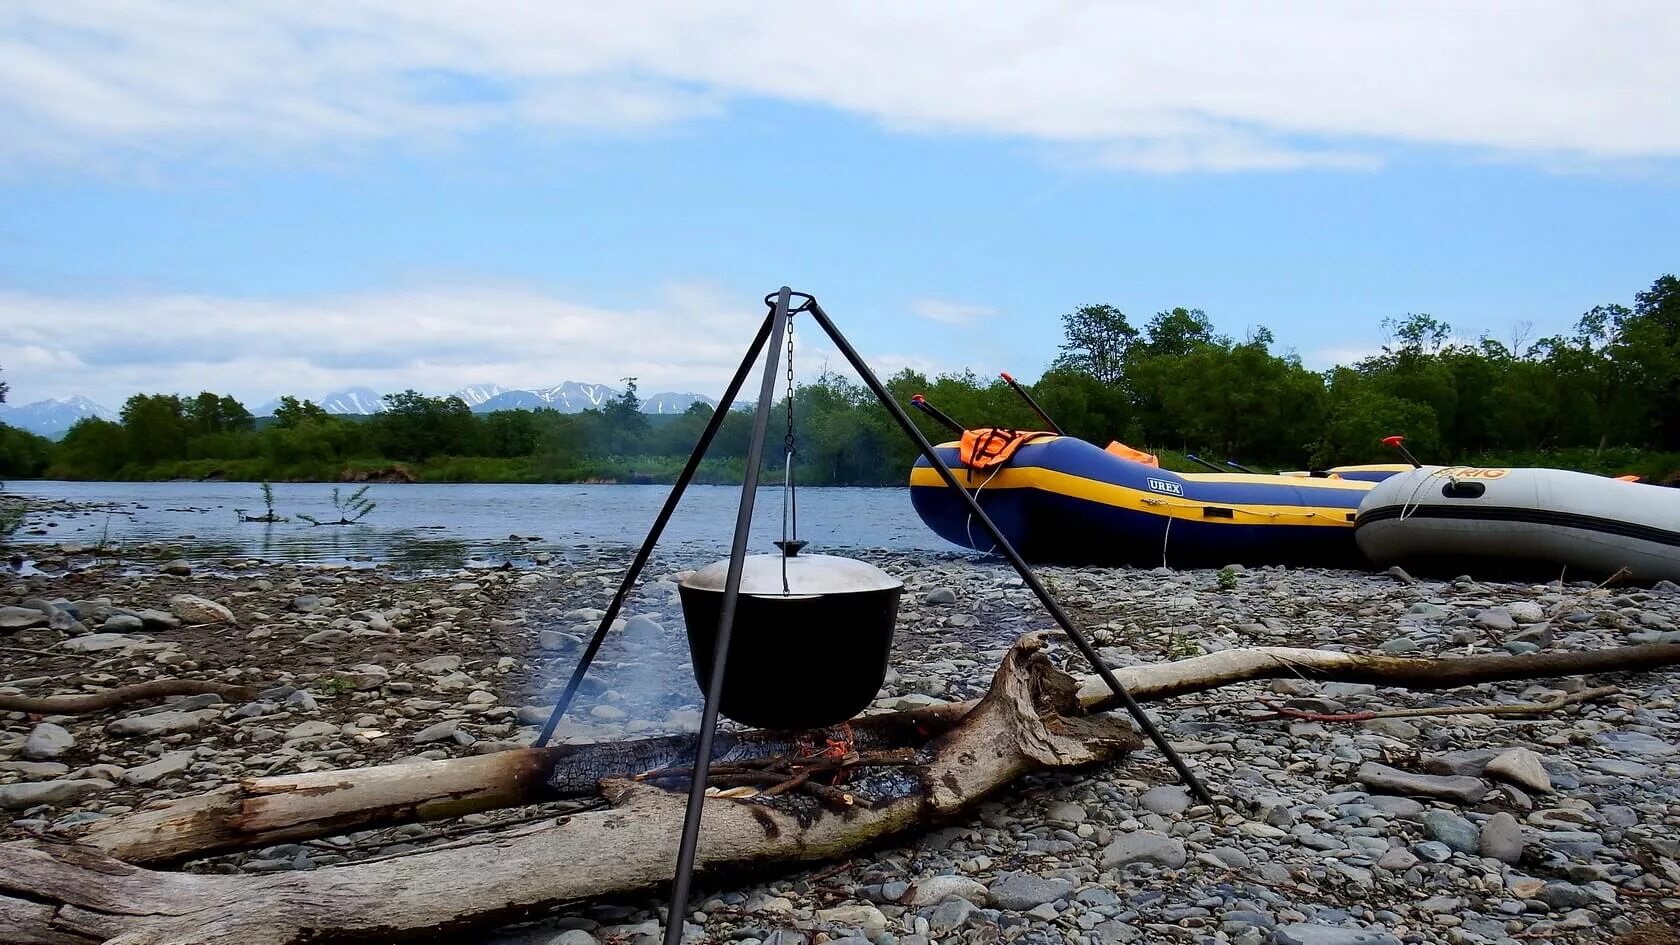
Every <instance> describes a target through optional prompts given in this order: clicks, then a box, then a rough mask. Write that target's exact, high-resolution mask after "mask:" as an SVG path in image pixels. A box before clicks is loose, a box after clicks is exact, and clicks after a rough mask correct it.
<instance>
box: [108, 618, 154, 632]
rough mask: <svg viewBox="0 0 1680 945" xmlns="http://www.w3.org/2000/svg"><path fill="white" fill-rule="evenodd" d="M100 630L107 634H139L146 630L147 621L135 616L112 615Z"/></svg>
mask: <svg viewBox="0 0 1680 945" xmlns="http://www.w3.org/2000/svg"><path fill="white" fill-rule="evenodd" d="M99 629H100V630H102V631H104V632H106V633H139V632H140V631H142V630H144V629H146V621H144V620H141V619H140V618H139V617H136V616H134V615H133V614H112V615H111V616H109V617H106V618H105V622H104V623H102V624H100V625H99Z"/></svg>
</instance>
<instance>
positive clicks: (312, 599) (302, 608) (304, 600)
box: [288, 594, 321, 614]
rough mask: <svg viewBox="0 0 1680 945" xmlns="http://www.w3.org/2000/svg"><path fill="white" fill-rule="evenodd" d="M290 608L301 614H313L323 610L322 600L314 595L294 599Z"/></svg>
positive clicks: (303, 595) (304, 595)
mask: <svg viewBox="0 0 1680 945" xmlns="http://www.w3.org/2000/svg"><path fill="white" fill-rule="evenodd" d="M288 606H290V607H291V609H292V610H295V611H297V612H298V613H300V614H312V613H314V612H315V611H317V610H320V609H321V598H319V597H316V596H315V595H314V594H302V595H299V596H297V597H294V598H292V602H291V604H290V605H288Z"/></svg>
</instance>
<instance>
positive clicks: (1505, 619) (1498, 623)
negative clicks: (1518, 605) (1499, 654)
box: [1476, 607, 1517, 633]
mask: <svg viewBox="0 0 1680 945" xmlns="http://www.w3.org/2000/svg"><path fill="white" fill-rule="evenodd" d="M1476 624H1477V625H1478V626H1482V627H1486V628H1488V629H1489V630H1492V631H1494V632H1495V633H1510V632H1511V631H1512V630H1515V629H1517V622H1516V621H1515V620H1512V619H1511V612H1510V611H1509V610H1506V609H1505V608H1503V607H1489V608H1488V609H1487V610H1484V611H1482V612H1481V613H1479V614H1477V615H1476Z"/></svg>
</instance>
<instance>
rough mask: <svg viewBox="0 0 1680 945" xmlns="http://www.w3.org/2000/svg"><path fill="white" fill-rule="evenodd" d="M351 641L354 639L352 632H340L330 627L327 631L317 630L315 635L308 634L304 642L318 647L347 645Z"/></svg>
mask: <svg viewBox="0 0 1680 945" xmlns="http://www.w3.org/2000/svg"><path fill="white" fill-rule="evenodd" d="M351 639H353V637H352V635H351V633H350V631H348V630H340V629H339V628H337V627H328V628H327V629H325V630H317V631H315V632H314V633H310V634H306V635H305V636H304V638H303V642H304V643H308V644H311V645H316V646H327V645H331V644H334V643H345V642H347V641H349V640H351Z"/></svg>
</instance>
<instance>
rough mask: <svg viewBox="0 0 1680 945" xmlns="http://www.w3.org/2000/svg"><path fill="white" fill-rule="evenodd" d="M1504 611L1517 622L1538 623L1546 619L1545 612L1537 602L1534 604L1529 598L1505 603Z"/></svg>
mask: <svg viewBox="0 0 1680 945" xmlns="http://www.w3.org/2000/svg"><path fill="white" fill-rule="evenodd" d="M1505 612H1506V613H1508V614H1510V615H1511V619H1512V620H1515V621H1516V622H1517V623H1539V622H1540V621H1542V620H1545V619H1546V612H1545V611H1544V610H1542V609H1541V608H1540V605H1539V604H1536V603H1535V602H1533V601H1531V600H1523V601H1517V602H1516V603H1515V604H1506V605H1505Z"/></svg>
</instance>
